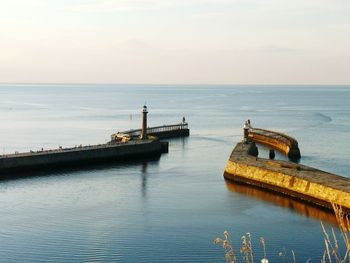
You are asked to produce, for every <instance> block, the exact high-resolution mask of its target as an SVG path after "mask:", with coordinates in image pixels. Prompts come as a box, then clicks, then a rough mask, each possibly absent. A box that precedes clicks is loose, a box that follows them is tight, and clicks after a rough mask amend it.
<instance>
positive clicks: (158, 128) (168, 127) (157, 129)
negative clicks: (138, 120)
mask: <svg viewBox="0 0 350 263" xmlns="http://www.w3.org/2000/svg"><path fill="white" fill-rule="evenodd" d="M187 129H188V123H186V122H184V123H179V124H173V125H163V126H156V127H150V128H147V133H148V134H157V133H162V132H169V131H179V130H187ZM122 133H126V134H129V135H131V136H139V135H140V134H141V129H137V130H129V131H124V132H122Z"/></svg>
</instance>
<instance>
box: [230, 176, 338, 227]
mask: <svg viewBox="0 0 350 263" xmlns="http://www.w3.org/2000/svg"><path fill="white" fill-rule="evenodd" d="M225 181H226V187H227V189H228V190H229V191H231V192H236V193H239V194H244V195H248V196H251V197H253V198H255V199H259V200H261V201H263V202H266V203H272V204H275V205H278V206H280V207H284V208H287V209H289V210H291V211H293V212H297V213H299V214H302V215H304V216H306V217H311V218H315V219H319V220H321V221H323V222H328V223H330V224H333V225H338V224H337V220H336V218H335V215H334V213H332V211H330V210H328V209H327V208H322V207H319V206H316V205H313V204H312V203H309V202H306V201H302V200H300V199H295V198H292V197H289V196H286V195H283V194H280V193H276V192H271V191H268V190H265V189H261V188H258V187H256V186H252V185H246V184H241V183H236V182H235V183H233V182H230V181H227V180H225Z"/></svg>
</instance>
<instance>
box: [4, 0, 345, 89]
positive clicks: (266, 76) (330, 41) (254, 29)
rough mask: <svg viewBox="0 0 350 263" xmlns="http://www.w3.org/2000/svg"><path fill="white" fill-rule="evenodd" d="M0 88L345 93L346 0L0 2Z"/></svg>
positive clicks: (35, 0) (76, 0) (39, 0)
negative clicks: (187, 87) (329, 88)
mask: <svg viewBox="0 0 350 263" xmlns="http://www.w3.org/2000/svg"><path fill="white" fill-rule="evenodd" d="M0 82H15V83H22V82H25V83H159V84H162V83H165V84H177V83H184V84H212V83H217V84H282V83H283V84H350V0H0Z"/></svg>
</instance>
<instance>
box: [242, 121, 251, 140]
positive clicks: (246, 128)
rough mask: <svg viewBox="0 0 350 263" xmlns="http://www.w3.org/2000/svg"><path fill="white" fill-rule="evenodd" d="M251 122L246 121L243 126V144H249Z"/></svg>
mask: <svg viewBox="0 0 350 263" xmlns="http://www.w3.org/2000/svg"><path fill="white" fill-rule="evenodd" d="M249 125H250V124H249V122H248V121H246V122H245V123H244V126H243V143H244V144H248V143H249Z"/></svg>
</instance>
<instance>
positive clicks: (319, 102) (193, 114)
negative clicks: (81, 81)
mask: <svg viewBox="0 0 350 263" xmlns="http://www.w3.org/2000/svg"><path fill="white" fill-rule="evenodd" d="M145 102H146V103H147V105H148V108H149V112H150V113H149V125H150V126H153V125H162V124H170V123H177V122H180V121H181V119H182V116H185V117H186V119H187V120H188V122H189V125H190V128H191V136H190V137H189V138H186V139H177V140H171V141H170V151H169V153H168V154H165V155H162V157H161V158H160V160H159V161H151V162H148V163H135V164H121V165H112V166H98V167H93V168H92V169H80V170H79V169H78V170H64V171H57V170H55V171H52V172H48V173H47V174H45V176H39V175H38V176H32V177H29V178H22V179H17V180H9V181H0V211H1V216H0V261H1V262H40V261H42V262H46V261H52V262H118V261H120V262H224V254H223V252H222V249H221V248H220V247H218V246H215V245H213V243H212V240H213V239H214V238H216V237H217V236H219V235H221V234H222V232H223V231H224V230H229V231H230V232H231V233H232V235H233V240H234V243H235V245H237V246H238V245H239V243H240V238H241V236H242V235H244V234H245V233H247V232H250V233H251V235H252V238H253V246H254V247H255V248H256V257H257V258H260V256H261V248H260V245H259V237H261V236H263V237H265V239H266V243H267V254H268V258H269V259H270V261H271V262H285V261H284V258H282V257H279V256H278V253H279V252H280V251H284V250H285V251H287V254H288V255H290V250H292V249H293V250H294V251H295V253H296V257H297V262H305V261H306V260H307V259H308V258H310V259H311V262H319V259H320V257H321V256H322V254H323V250H324V246H323V241H322V240H323V238H322V231H321V227H320V221H321V220H322V221H324V222H325V223H326V225H327V226H332V225H333V223H334V218H333V217H332V216H331V215H330V214H329V213H327V212H325V211H322V210H319V209H316V208H314V207H311V206H308V205H305V204H303V203H299V202H294V201H291V200H289V199H287V198H283V197H280V196H276V195H274V194H270V193H265V192H263V191H260V190H258V189H253V188H250V187H246V186H238V185H233V184H230V183H226V182H225V180H224V179H223V176H222V175H223V171H224V167H225V164H226V161H227V159H228V157H229V154H230V152H231V151H232V149H233V147H234V145H235V144H236V143H237V142H238V141H239V140H240V139H241V127H242V124H243V122H244V121H245V120H246V119H248V118H249V119H251V120H252V124H253V125H254V126H256V127H262V128H269V129H275V130H279V131H282V132H286V133H288V134H291V135H292V136H294V137H296V138H297V139H298V140H299V144H300V148H301V153H302V155H303V157H302V159H301V162H302V163H304V164H307V165H312V166H315V167H318V168H320V169H323V170H326V171H330V172H334V173H337V174H340V175H343V176H346V177H350V140H349V133H350V104H349V102H350V87H345V86H344V87H340V86H161V85H159V86H156V85H152V86H151V85H144V86H142V85H5V84H3V85H1V86H0V113H1V114H0V150H1V152H2V153H10V152H14V151H29V150H39V149H41V148H42V147H43V148H44V149H49V148H57V147H58V146H59V145H62V146H64V147H65V146H74V145H79V144H95V143H101V142H106V141H107V140H108V139H109V135H110V134H111V133H112V132H115V131H118V130H119V131H122V130H126V129H130V128H138V127H139V126H140V121H141V120H140V109H141V107H142V105H143V104H144V103H145ZM262 154H263V155H264V154H265V153H264V152H263V153H262ZM28 172H30V171H28ZM41 175H42V174H41Z"/></svg>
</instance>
